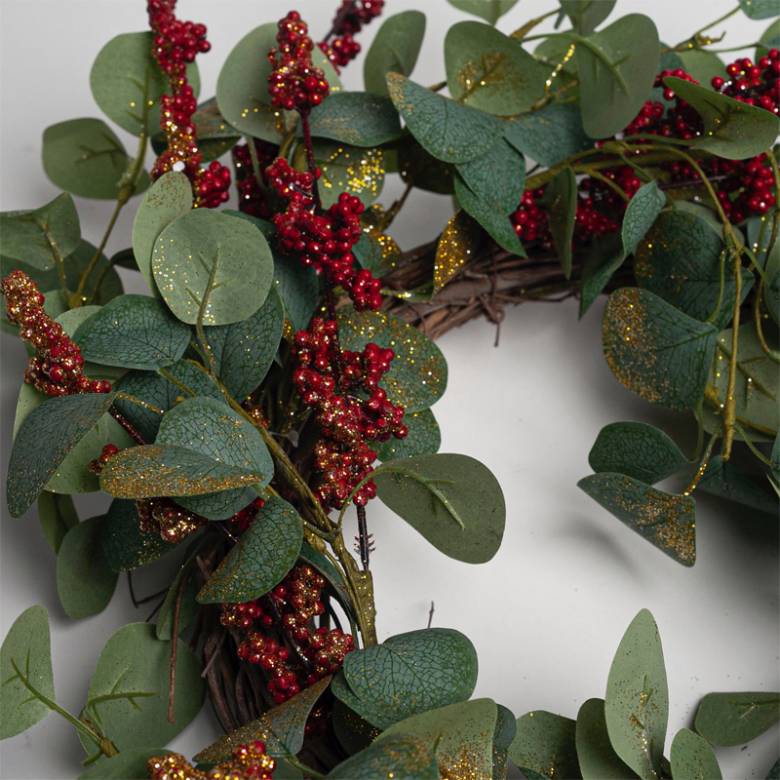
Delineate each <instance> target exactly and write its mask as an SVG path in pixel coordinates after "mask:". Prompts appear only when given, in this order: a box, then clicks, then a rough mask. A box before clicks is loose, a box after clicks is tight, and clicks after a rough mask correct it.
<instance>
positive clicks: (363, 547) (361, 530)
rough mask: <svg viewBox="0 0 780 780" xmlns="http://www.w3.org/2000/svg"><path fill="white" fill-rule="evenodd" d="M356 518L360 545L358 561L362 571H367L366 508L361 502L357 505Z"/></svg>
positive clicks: (368, 552)
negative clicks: (361, 565)
mask: <svg viewBox="0 0 780 780" xmlns="http://www.w3.org/2000/svg"><path fill="white" fill-rule="evenodd" d="M357 518H358V544H359V547H360V562H361V563H362V564H363V571H368V565H369V562H370V557H371V549H370V544H369V538H368V521H367V519H366V508H365V506H364V505H363V504H358V505H357Z"/></svg>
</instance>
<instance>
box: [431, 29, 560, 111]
mask: <svg viewBox="0 0 780 780" xmlns="http://www.w3.org/2000/svg"><path fill="white" fill-rule="evenodd" d="M444 64H445V68H446V72H447V85H448V87H449V91H450V95H452V97H453V98H454V99H455V100H457V101H458V102H459V103H462V104H464V105H466V106H471V107H473V108H479V109H481V110H482V111H487V112H489V113H491V114H498V115H499V116H509V115H510V114H519V113H521V112H523V111H528V110H530V108H531V106H533V104H534V103H536V102H537V101H538V100H539V99H541V98H543V97H544V83H545V80H546V79H547V77H548V76H549V75H550V68H549V67H548V66H546V65H544V64H543V63H541V62H539V61H538V60H536V59H535V58H534V57H533V56H532V55H530V54H529V53H528V52H527V51H526V50H525V49H524V48H523V46H522V44H521V43H520V41H518V40H516V39H514V38H510V37H509V36H507V35H504V33H502V32H499V31H498V30H496V29H495V28H494V27H491V26H490V25H489V24H483V23H482V22H458V23H457V24H454V25H453V26H452V27H450V29H449V30H448V31H447V37H446V38H445V39H444Z"/></svg>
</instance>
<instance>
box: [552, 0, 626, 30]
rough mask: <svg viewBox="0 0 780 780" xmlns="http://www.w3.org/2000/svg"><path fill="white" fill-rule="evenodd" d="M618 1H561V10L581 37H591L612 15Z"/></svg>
mask: <svg viewBox="0 0 780 780" xmlns="http://www.w3.org/2000/svg"><path fill="white" fill-rule="evenodd" d="M615 3H616V0H599V1H598V2H594V1H593V0H561V10H562V11H563V12H564V13H565V14H566V16H568V17H569V19H571V23H572V27H574V29H575V30H576V31H577V32H578V33H580V35H590V34H591V33H592V32H593V31H594V30H595V29H596V28H597V27H598V26H599V25H600V24H601V23H602V22H603V21H604V20H605V19H606V18H607V17H608V16H609V15H610V14H611V13H612V9H613V8H614V7H615Z"/></svg>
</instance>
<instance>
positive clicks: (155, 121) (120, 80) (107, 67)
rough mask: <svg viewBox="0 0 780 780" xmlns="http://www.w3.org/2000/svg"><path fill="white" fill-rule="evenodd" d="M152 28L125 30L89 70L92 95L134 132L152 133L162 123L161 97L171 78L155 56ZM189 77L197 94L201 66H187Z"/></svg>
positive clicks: (113, 116)
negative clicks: (129, 31) (164, 71)
mask: <svg viewBox="0 0 780 780" xmlns="http://www.w3.org/2000/svg"><path fill="white" fill-rule="evenodd" d="M152 46H153V35H152V33H151V32H136V33H123V34H121V35H117V36H116V37H115V38H112V39H111V40H110V41H109V42H108V43H107V44H106V45H105V46H104V47H103V48H102V49H101V50H100V52H98V55H97V57H96V58H95V62H94V63H93V64H92V70H91V71H90V73H89V85H90V87H91V89H92V96H93V97H94V98H95V102H96V103H97V104H98V106H99V107H100V110H101V111H103V113H104V114H105V115H106V116H107V117H108V118H109V119H112V120H113V121H114V122H116V123H117V124H118V125H119V126H120V127H121V128H122V129H123V130H127V132H128V133H132V134H133V135H141V133H145V134H147V135H151V133H152V132H153V131H154V130H156V129H157V128H158V127H159V125H160V98H161V97H162V96H163V95H164V94H165V92H166V91H167V89H168V78H167V76H166V75H165V74H164V73H163V72H162V71H161V70H160V68H159V67H158V66H157V63H156V62H155V60H154V57H153V56H152ZM187 81H188V82H189V84H190V86H192V88H193V90H194V92H195V95H197V94H198V90H199V89H200V80H199V78H198V68H197V66H196V65H194V64H192V65H189V66H187Z"/></svg>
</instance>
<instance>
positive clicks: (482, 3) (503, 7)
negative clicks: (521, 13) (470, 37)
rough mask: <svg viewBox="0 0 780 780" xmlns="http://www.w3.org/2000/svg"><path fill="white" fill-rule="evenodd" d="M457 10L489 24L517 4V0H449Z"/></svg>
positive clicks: (493, 22)
mask: <svg viewBox="0 0 780 780" xmlns="http://www.w3.org/2000/svg"><path fill="white" fill-rule="evenodd" d="M449 4H450V5H452V6H455V8H457V9H458V10H459V11H465V12H466V13H467V14H473V15H474V16H479V17H480V18H481V19H484V20H485V21H486V22H488V23H489V24H495V23H496V22H497V21H498V20H499V19H500V18H501V17H502V16H503V15H504V14H505V13H508V12H509V11H511V10H512V8H513V7H514V6H515V5H516V4H517V0H449Z"/></svg>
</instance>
